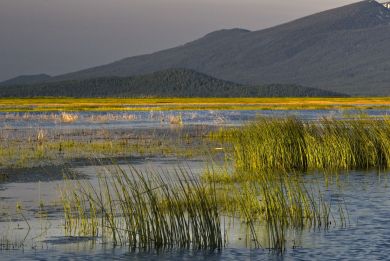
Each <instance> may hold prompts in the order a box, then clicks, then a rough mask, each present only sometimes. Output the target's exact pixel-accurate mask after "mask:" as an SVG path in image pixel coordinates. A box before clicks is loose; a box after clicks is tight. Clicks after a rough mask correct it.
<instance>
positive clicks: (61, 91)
mask: <svg viewBox="0 0 390 261" xmlns="http://www.w3.org/2000/svg"><path fill="white" fill-rule="evenodd" d="M37 96H67V97H312V96H326V97H336V96H337V97H342V96H345V95H343V94H340V93H335V92H330V91H324V90H319V89H314V88H306V87H302V86H298V85H287V84H284V85H283V84H274V85H262V86H243V85H240V84H236V83H233V82H228V81H223V80H218V79H216V78H213V77H210V76H208V75H205V74H202V73H197V72H195V71H191V70H188V69H168V70H164V71H159V72H155V73H152V74H147V75H140V76H134V77H124V78H121V77H103V78H96V79H85V80H65V81H60V82H47V83H40V84H30V85H26V84H22V85H13V86H2V87H0V97H37Z"/></svg>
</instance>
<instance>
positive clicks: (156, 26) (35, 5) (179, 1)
mask: <svg viewBox="0 0 390 261" xmlns="http://www.w3.org/2000/svg"><path fill="white" fill-rule="evenodd" d="M353 2H356V0H292V1H286V0H0V81H2V80H6V79H9V78H12V77H15V76H18V75H25V74H38V73H47V74H50V75H58V74H62V73H67V72H72V71H77V70H80V69H85V68H88V67H91V66H96V65H102V64H106V63H109V62H113V61H115V60H118V59H122V58H125V57H130V56H134V55H139V54H145V53H151V52H155V51H158V50H162V49H166V48H170V47H175V46H177V45H181V44H184V43H186V42H189V41H192V40H195V39H197V38H200V37H202V36H203V35H205V34H207V33H209V32H212V31H215V30H220V29H227V28H245V29H249V30H259V29H263V28H267V27H270V26H273V25H277V24H280V23H283V22H287V21H290V20H294V19H296V18H300V17H302V16H305V15H309V14H312V13H316V12H319V11H324V10H327V9H331V8H335V7H338V6H342V5H346V4H349V3H353Z"/></svg>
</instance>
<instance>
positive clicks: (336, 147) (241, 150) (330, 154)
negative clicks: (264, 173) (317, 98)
mask: <svg viewBox="0 0 390 261" xmlns="http://www.w3.org/2000/svg"><path fill="white" fill-rule="evenodd" d="M214 137H217V138H216V139H222V140H223V141H224V142H226V143H228V144H229V143H230V146H227V148H230V149H231V150H230V151H232V153H233V155H234V162H235V166H236V168H237V169H239V170H244V171H249V172H253V171H258V170H275V169H276V170H283V171H291V170H296V171H307V170H351V169H369V168H379V169H383V168H389V167H390V121H389V120H388V119H386V118H384V119H380V118H375V119H372V118H364V117H362V118H358V119H346V120H339V119H327V118H323V119H322V120H320V121H314V122H306V121H303V120H299V119H297V118H294V117H289V118H260V119H258V120H257V121H255V122H254V123H250V124H248V125H246V126H244V127H242V128H236V129H233V130H227V131H224V130H222V131H221V132H220V133H216V134H215V136H214Z"/></svg>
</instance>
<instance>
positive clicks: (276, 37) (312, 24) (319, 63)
mask: <svg viewBox="0 0 390 261" xmlns="http://www.w3.org/2000/svg"><path fill="white" fill-rule="evenodd" d="M388 46H390V10H389V9H387V8H385V7H384V6H383V5H382V4H380V3H378V2H376V1H372V0H370V1H360V2H357V3H354V4H350V5H346V6H342V7H339V8H335V9H331V10H327V11H323V12H320V13H317V14H313V15H309V16H306V17H303V18H300V19H296V20H294V21H291V22H288V23H284V24H281V25H277V26H273V27H271V28H267V29H263V30H258V31H249V30H245V29H239V28H233V29H224V30H219V31H215V32H211V33H209V34H207V35H205V36H204V37H202V38H200V39H197V40H195V41H192V42H189V43H186V44H184V45H181V46H177V47H173V48H170V49H166V50H162V51H158V52H154V53H151V54H145V55H139V56H134V57H128V58H124V59H121V60H119V61H115V62H113V63H108V64H105V65H101V66H96V67H92V68H88V69H85V70H81V71H77V72H73V73H67V74H63V75H59V76H56V77H53V78H52V79H49V81H63V80H72V79H90V78H98V77H108V76H118V77H130V76H135V75H141V74H148V73H153V72H156V71H161V70H166V69H169V68H186V69H190V70H195V71H198V72H201V73H205V74H207V75H210V76H213V77H215V78H218V79H223V80H226V81H231V82H236V83H240V84H245V85H264V84H273V83H282V84H297V85H303V86H310V87H314V88H320V89H324V90H328V91H335V92H341V93H347V94H350V95H358V96H363V95H374V96H383V95H390V88H389V87H390V84H389V83H390V73H389V72H390V48H389V47H388Z"/></svg>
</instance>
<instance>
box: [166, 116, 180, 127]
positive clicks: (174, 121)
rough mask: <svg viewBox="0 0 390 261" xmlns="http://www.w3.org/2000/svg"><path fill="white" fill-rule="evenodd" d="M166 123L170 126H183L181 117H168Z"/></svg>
mask: <svg viewBox="0 0 390 261" xmlns="http://www.w3.org/2000/svg"><path fill="white" fill-rule="evenodd" d="M168 121H169V123H170V124H172V125H183V119H182V116H181V115H169V116H168Z"/></svg>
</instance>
